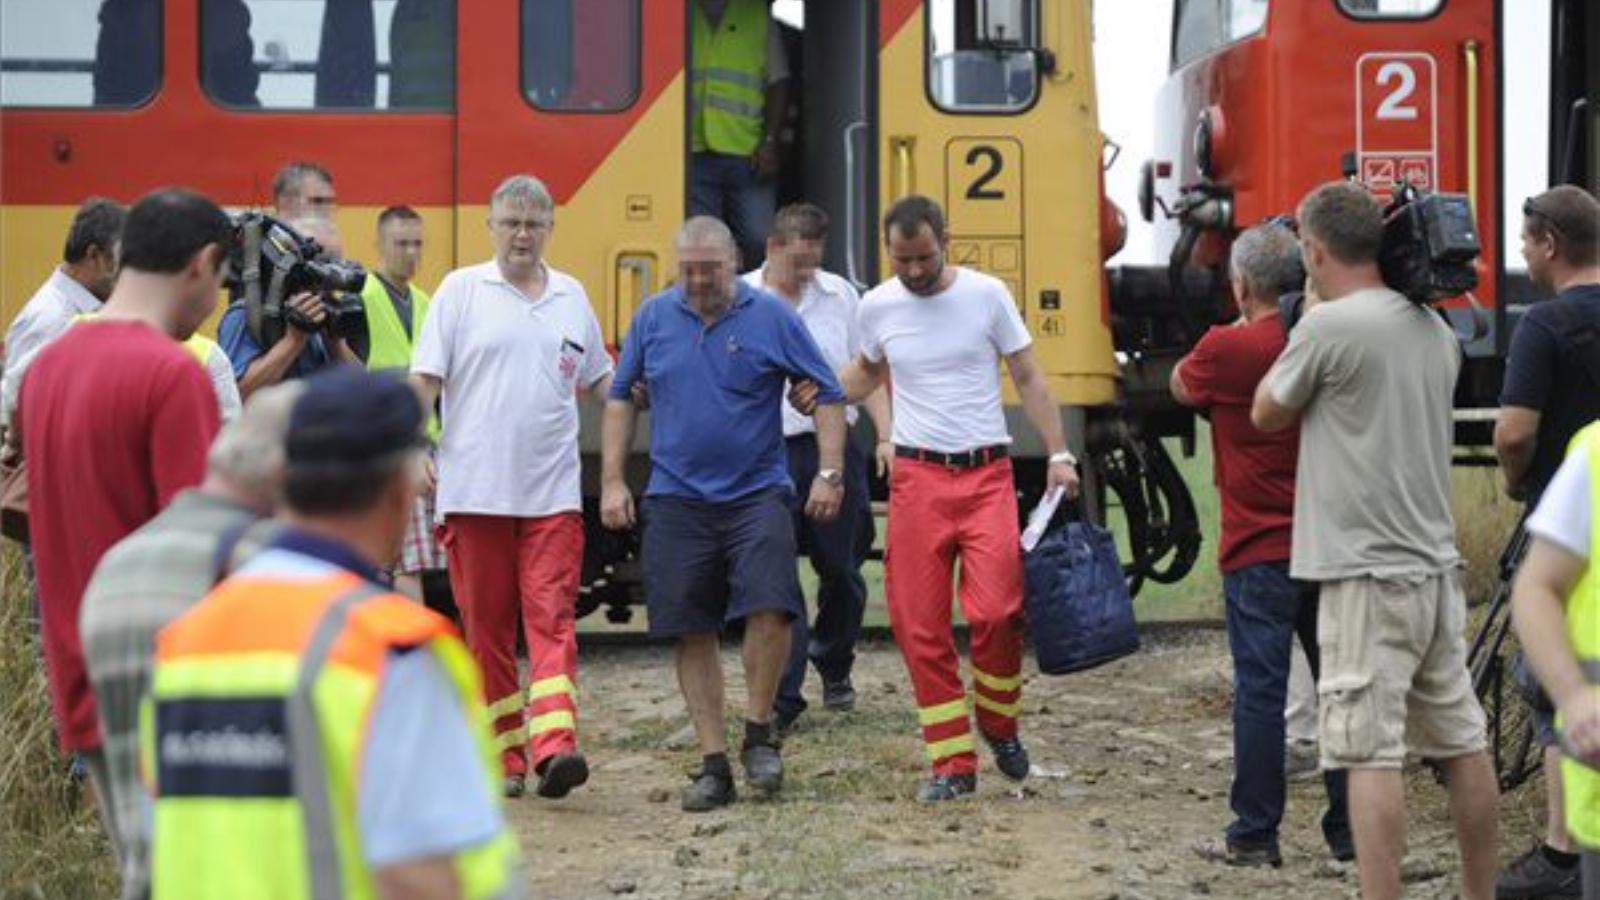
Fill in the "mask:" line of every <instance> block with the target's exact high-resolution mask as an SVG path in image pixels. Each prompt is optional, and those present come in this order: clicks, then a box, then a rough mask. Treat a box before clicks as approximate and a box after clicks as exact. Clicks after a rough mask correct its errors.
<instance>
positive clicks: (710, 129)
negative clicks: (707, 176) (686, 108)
mask: <svg viewBox="0 0 1600 900" xmlns="http://www.w3.org/2000/svg"><path fill="white" fill-rule="evenodd" d="M690 6H691V7H693V12H692V13H690V15H691V17H692V18H693V19H694V34H693V41H692V44H691V48H690V54H689V55H690V66H689V78H690V110H691V115H690V133H691V140H690V143H691V146H692V149H693V150H694V152H696V153H701V152H704V151H706V150H710V151H711V152H713V153H726V154H729V155H732V156H749V155H750V154H752V153H754V152H756V150H757V148H759V147H760V146H761V139H762V137H763V135H762V131H763V130H764V129H765V127H766V119H765V109H766V102H767V84H766V81H767V28H768V27H769V22H768V19H767V4H766V3H764V2H762V0H728V5H727V8H725V9H724V10H723V11H722V20H721V21H720V22H718V23H717V28H716V30H715V31H713V30H712V28H711V22H710V21H709V20H707V19H706V14H705V11H704V10H702V9H701V8H700V4H699V3H691V4H690Z"/></svg>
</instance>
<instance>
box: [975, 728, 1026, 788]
mask: <svg viewBox="0 0 1600 900" xmlns="http://www.w3.org/2000/svg"><path fill="white" fill-rule="evenodd" d="M983 740H984V742H985V743H987V744H988V745H989V749H990V750H991V751H993V753H994V765H995V768H997V769H999V770H1000V774H1002V775H1004V776H1006V777H1007V778H1009V779H1011V780H1012V781H1022V780H1024V779H1026V778H1027V777H1028V773H1029V772H1030V771H1032V769H1033V767H1032V766H1031V765H1030V764H1029V763H1028V748H1027V747H1024V746H1022V738H1019V737H1008V738H993V737H990V736H988V735H987V734H986V735H984V736H983Z"/></svg>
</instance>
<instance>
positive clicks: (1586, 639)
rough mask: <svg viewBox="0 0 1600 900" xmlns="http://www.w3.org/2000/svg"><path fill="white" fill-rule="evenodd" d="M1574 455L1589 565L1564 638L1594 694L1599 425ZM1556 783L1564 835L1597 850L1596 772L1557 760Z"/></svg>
mask: <svg viewBox="0 0 1600 900" xmlns="http://www.w3.org/2000/svg"><path fill="white" fill-rule="evenodd" d="M1574 453H1587V454H1589V518H1590V522H1589V565H1588V568H1587V569H1586V570H1585V571H1584V575H1583V577H1582V578H1581V579H1579V581H1578V583H1577V585H1576V586H1575V587H1573V589H1572V596H1570V597H1568V598H1567V637H1568V639H1569V640H1571V642H1572V652H1573V655H1575V656H1576V657H1577V658H1578V666H1579V667H1580V668H1582V669H1583V674H1584V675H1585V676H1586V677H1587V678H1588V680H1589V684H1590V685H1591V686H1592V687H1593V689H1594V690H1596V691H1600V422H1596V423H1594V424H1592V425H1590V426H1589V427H1587V428H1585V429H1583V430H1582V431H1580V432H1578V434H1577V436H1576V437H1574V438H1573V439H1572V445H1571V448H1570V449H1569V450H1568V455H1569V456H1570V455H1571V454H1574ZM1556 727H1557V728H1560V727H1561V723H1560V722H1559V721H1557V722H1556ZM1561 782H1562V787H1563V788H1564V793H1565V794H1566V805H1567V831H1568V833H1570V834H1571V835H1572V839H1573V840H1575V841H1577V842H1578V844H1580V845H1581V846H1583V847H1584V848H1585V849H1588V850H1600V770H1597V769H1591V768H1589V767H1588V766H1585V765H1582V764H1580V763H1578V762H1575V761H1573V760H1570V759H1565V758H1563V759H1562V760H1561Z"/></svg>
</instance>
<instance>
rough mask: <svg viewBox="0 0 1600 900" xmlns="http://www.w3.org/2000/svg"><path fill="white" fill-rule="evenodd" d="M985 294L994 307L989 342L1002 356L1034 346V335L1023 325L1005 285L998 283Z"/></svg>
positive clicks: (990, 321)
mask: <svg viewBox="0 0 1600 900" xmlns="http://www.w3.org/2000/svg"><path fill="white" fill-rule="evenodd" d="M985 293H987V294H988V295H989V300H990V303H991V304H992V305H993V307H994V309H993V310H992V312H991V315H990V316H989V342H990V343H992V344H994V348H995V349H996V350H998V351H1000V355H1001V356H1010V355H1011V354H1013V353H1016V352H1017V351H1018V350H1021V349H1023V348H1025V347H1027V346H1028V345H1029V344H1032V343H1033V335H1031V334H1028V326H1026V325H1024V324H1022V314H1021V313H1020V312H1018V311H1017V303H1016V301H1015V300H1014V299H1012V297H1011V292H1010V291H1008V290H1006V288H1005V285H1004V284H1000V283H996V284H995V285H994V286H993V289H992V290H990V291H986V292H985Z"/></svg>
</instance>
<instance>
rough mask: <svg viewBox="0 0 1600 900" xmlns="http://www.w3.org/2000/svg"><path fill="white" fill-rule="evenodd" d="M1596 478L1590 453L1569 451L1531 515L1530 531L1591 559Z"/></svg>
mask: <svg viewBox="0 0 1600 900" xmlns="http://www.w3.org/2000/svg"><path fill="white" fill-rule="evenodd" d="M1593 477H1594V473H1593V472H1591V471H1590V470H1589V454H1588V453H1587V452H1582V451H1580V452H1578V453H1573V454H1569V455H1568V456H1567V458H1566V459H1565V460H1564V461H1563V462H1562V463H1561V468H1559V469H1557V470H1556V474H1555V477H1554V478H1552V479H1550V486H1549V487H1547V488H1545V489H1544V496H1543V497H1541V498H1540V499H1539V505H1538V506H1537V507H1535V508H1534V510H1533V515H1531V516H1529V517H1528V530H1529V531H1531V532H1533V533H1534V534H1536V535H1538V536H1539V537H1542V538H1544V539H1545V540H1547V541H1553V542H1555V543H1557V544H1560V545H1561V546H1562V547H1563V548H1565V549H1567V550H1570V551H1571V552H1573V553H1575V554H1577V555H1578V556H1581V557H1583V558H1584V559H1588V558H1589V548H1590V546H1592V545H1591V543H1590V538H1589V534H1590V529H1591V527H1592V524H1591V523H1592V522H1593V521H1594V510H1592V509H1590V508H1589V507H1590V504H1591V503H1592V502H1593V497H1594V494H1593V493H1591V490H1592V489H1591V487H1590V484H1591V482H1590V479H1591V478H1593Z"/></svg>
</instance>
